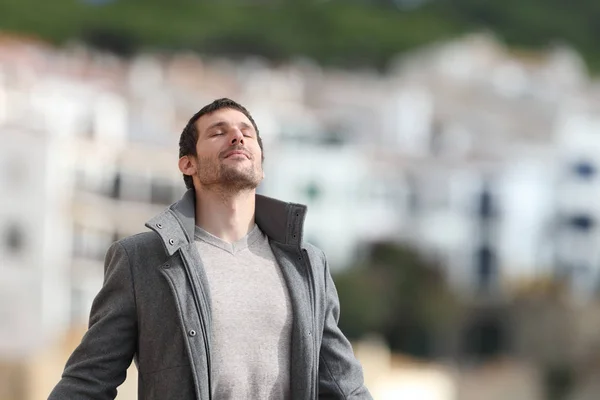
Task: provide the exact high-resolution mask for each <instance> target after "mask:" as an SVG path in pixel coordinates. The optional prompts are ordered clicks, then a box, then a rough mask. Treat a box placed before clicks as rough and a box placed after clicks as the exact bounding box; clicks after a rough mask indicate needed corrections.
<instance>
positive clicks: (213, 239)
mask: <svg viewBox="0 0 600 400" xmlns="http://www.w3.org/2000/svg"><path fill="white" fill-rule="evenodd" d="M261 235H262V231H261V230H260V228H259V227H258V225H256V224H254V228H252V230H251V231H250V232H248V234H247V235H246V236H244V237H243V238H241V239H240V240H238V241H236V242H233V243H229V242H227V241H225V240H223V239H221V238H220V237H218V236H215V235H213V234H212V233H210V232H208V231H206V230H204V229H202V228H200V227H199V226H198V225H195V226H194V239H195V240H202V241H203V242H206V243H208V244H211V245H213V246H215V247H218V248H220V249H222V250H225V251H227V252H228V253H231V254H235V253H238V252H240V251H242V250H245V249H247V248H248V246H250V245H251V244H252V243H254V242H256V241H257V240H258V239H259V238H260V237H261Z"/></svg>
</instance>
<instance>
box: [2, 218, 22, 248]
mask: <svg viewBox="0 0 600 400" xmlns="http://www.w3.org/2000/svg"><path fill="white" fill-rule="evenodd" d="M4 243H5V245H6V248H7V249H8V252H9V254H19V253H22V252H23V249H24V247H25V238H24V233H23V230H22V229H21V227H20V226H18V225H17V224H12V225H9V226H8V228H7V229H6V231H5V233H4Z"/></svg>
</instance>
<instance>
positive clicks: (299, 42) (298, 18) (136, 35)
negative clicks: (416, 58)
mask: <svg viewBox="0 0 600 400" xmlns="http://www.w3.org/2000/svg"><path fill="white" fill-rule="evenodd" d="M96 1H98V0H96ZM394 3H395V2H394V1H392V0H378V1H359V0H355V1H351V0H337V1H336V0H329V1H327V0H319V1H314V0H312V1H311V0H287V1H285V0H279V1H277V0H271V1H269V0H262V1H241V0H238V1H234V0H219V1H217V0H211V1H206V0H205V1H201V0H168V1H167V0H114V1H112V2H108V3H106V4H103V5H94V4H91V0H88V1H87V2H86V1H83V0H79V1H76V0H52V1H40V0H0V29H2V30H6V31H10V32H22V33H27V34H34V35H38V36H41V37H43V38H44V39H47V40H50V41H52V42H54V43H63V42H65V41H66V40H69V39H71V38H80V39H83V40H85V41H87V42H88V43H91V44H94V45H96V46H98V47H102V48H108V49H112V50H113V51H116V52H118V53H121V54H123V55H128V54H132V53H134V52H136V51H139V50H140V49H175V50H176V49H182V48H185V49H192V50H196V51H199V52H202V53H206V54H226V55H230V56H236V55H245V54H259V55H263V56H266V57H268V58H269V59H272V60H275V61H277V60H285V59H288V58H290V57H293V56H295V55H305V56H308V57H312V58H314V59H316V60H317V61H319V62H321V63H323V64H325V65H337V66H345V67H356V66H375V67H384V66H385V65H386V63H387V62H388V61H389V60H390V58H391V57H393V56H394V55H396V54H398V53H400V52H403V51H406V50H408V49H411V48H414V47H416V46H420V45H423V44H426V43H429V42H431V41H435V40H439V39H444V38H448V37H453V36H456V35H458V34H461V33H464V32H470V31H473V30H478V29H481V28H488V29H491V30H493V31H494V32H496V34H497V35H498V36H499V37H500V38H502V39H504V40H506V41H507V43H509V44H510V45H512V46H516V47H524V48H534V49H536V48H543V47H545V46H547V45H548V44H551V43H553V42H556V41H559V42H567V43H570V44H572V45H574V46H575V47H576V48H577V49H578V50H579V51H581V52H582V53H583V55H584V57H585V59H586V61H587V62H588V65H589V66H590V69H591V70H592V71H595V72H597V71H599V70H600V51H599V50H598V48H599V46H598V44H597V39H599V38H600V22H598V21H600V2H596V1H595V0H580V1H579V2H577V3H576V4H577V6H574V5H571V4H575V3H569V2H567V0H502V1H500V0H488V1H482V0H429V1H427V2H425V3H424V5H421V6H419V7H398V6H396V5H395V4H394ZM396 3H399V1H396ZM404 3H406V0H404Z"/></svg>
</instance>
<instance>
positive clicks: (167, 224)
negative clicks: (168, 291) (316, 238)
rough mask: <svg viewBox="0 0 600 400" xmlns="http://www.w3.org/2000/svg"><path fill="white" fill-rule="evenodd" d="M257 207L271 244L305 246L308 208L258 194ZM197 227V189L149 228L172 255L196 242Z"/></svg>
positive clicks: (257, 215) (259, 222) (158, 216)
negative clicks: (156, 234) (303, 244)
mask: <svg viewBox="0 0 600 400" xmlns="http://www.w3.org/2000/svg"><path fill="white" fill-rule="evenodd" d="M255 207H256V209H255V219H256V224H257V225H258V226H259V228H260V229H261V230H262V231H263V232H264V233H265V234H266V235H267V236H268V237H269V239H271V241H274V242H278V243H281V244H285V245H291V246H295V247H297V246H300V245H301V243H302V234H303V227H304V218H305V216H306V206H304V205H301V204H295V203H286V202H284V201H281V200H277V199H273V198H270V197H266V196H262V195H258V194H257V195H256V206H255ZM195 224H196V194H195V192H194V189H188V191H187V192H185V194H184V195H183V197H182V198H181V200H179V201H178V202H176V203H173V204H172V205H171V206H170V207H168V208H167V209H165V210H164V211H163V212H161V213H160V214H158V215H157V216H155V217H154V218H152V219H150V220H149V221H148V222H146V226H147V227H148V228H150V229H152V230H154V231H155V232H156V233H158V235H159V236H160V237H161V239H162V240H163V243H164V245H165V248H166V249H167V252H168V253H169V255H173V254H174V253H175V252H176V251H177V250H178V249H179V248H180V247H181V246H183V245H185V244H189V243H193V242H194V226H195Z"/></svg>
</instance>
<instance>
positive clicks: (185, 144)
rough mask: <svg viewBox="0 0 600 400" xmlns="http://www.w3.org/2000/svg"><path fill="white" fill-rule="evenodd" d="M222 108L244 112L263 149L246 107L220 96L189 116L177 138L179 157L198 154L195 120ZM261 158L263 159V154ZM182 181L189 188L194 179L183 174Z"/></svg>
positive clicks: (192, 185)
mask: <svg viewBox="0 0 600 400" xmlns="http://www.w3.org/2000/svg"><path fill="white" fill-rule="evenodd" d="M223 108H230V109H233V110H237V111H239V112H241V113H242V114H244V115H245V116H246V117H248V119H249V120H250V122H251V123H252V126H253V127H254V130H255V131H256V138H257V140H258V145H259V146H260V149H261V151H262V149H263V145H262V140H261V138H260V134H259V132H258V127H257V126H256V122H254V118H252V115H250V113H249V112H248V110H246V108H245V107H244V106H242V105H241V104H239V103H236V102H235V101H233V100H231V99H228V98H222V99H217V100H215V101H213V102H212V103H210V104H208V105H206V106H204V107H202V109H201V110H200V111H198V112H197V113H196V114H194V115H193V116H192V118H190V120H189V121H188V123H187V125H186V126H185V128H183V131H182V132H181V136H180V138H179V158H181V157H183V156H189V155H192V156H197V155H198V154H197V153H196V143H198V130H197V129H196V121H198V119H199V118H200V117H202V116H203V115H206V114H210V113H213V112H215V111H217V110H221V109H223ZM262 158H263V159H264V155H263V157H262ZM183 181H184V182H185V186H186V187H187V188H188V189H191V188H193V187H194V181H193V180H192V177H191V176H190V175H185V174H183Z"/></svg>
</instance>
